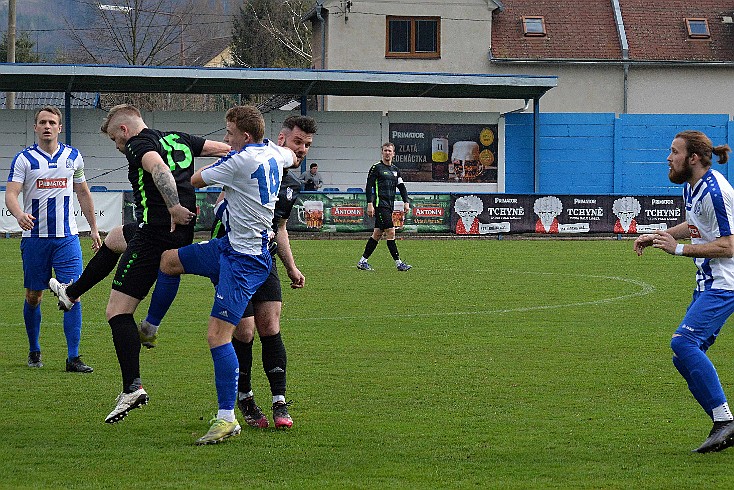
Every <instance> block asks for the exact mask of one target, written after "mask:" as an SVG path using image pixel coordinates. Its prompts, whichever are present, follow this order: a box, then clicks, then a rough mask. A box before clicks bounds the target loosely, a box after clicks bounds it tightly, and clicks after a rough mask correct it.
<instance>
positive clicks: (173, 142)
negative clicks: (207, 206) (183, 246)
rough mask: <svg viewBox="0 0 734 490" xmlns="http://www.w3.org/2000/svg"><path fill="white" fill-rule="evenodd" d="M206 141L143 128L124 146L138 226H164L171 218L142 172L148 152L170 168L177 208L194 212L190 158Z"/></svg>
mask: <svg viewBox="0 0 734 490" xmlns="http://www.w3.org/2000/svg"><path fill="white" fill-rule="evenodd" d="M205 141H206V140H205V139H204V138H201V137H199V136H194V135H190V134H187V133H179V132H176V131H174V132H163V131H158V130H155V129H150V128H145V129H143V130H142V131H141V132H140V134H138V135H136V136H133V137H132V138H130V139H129V140H128V142H127V145H125V156H126V157H127V161H128V164H129V166H128V172H127V177H128V179H129V180H130V184H131V185H132V188H133V197H134V198H135V218H136V220H137V221H138V223H147V224H151V225H168V224H170V223H171V215H170V214H169V212H168V207H166V202H165V201H164V200H163V196H161V193H160V191H159V190H158V188H157V187H156V185H155V183H154V182H153V176H152V175H151V174H150V173H148V172H146V171H145V170H144V169H143V164H142V158H143V155H145V154H146V153H148V152H151V151H154V152H156V153H158V154H159V155H160V156H161V158H163V161H164V162H165V163H166V164H167V165H168V167H169V168H170V169H171V173H172V174H173V178H174V179H175V180H176V189H177V190H178V199H179V201H180V202H181V205H182V206H184V207H185V208H187V209H188V210H190V211H191V212H194V213H195V212H196V195H195V193H194V187H193V186H192V185H191V176H192V175H194V157H198V156H199V155H201V152H202V150H203V149H204V142H205Z"/></svg>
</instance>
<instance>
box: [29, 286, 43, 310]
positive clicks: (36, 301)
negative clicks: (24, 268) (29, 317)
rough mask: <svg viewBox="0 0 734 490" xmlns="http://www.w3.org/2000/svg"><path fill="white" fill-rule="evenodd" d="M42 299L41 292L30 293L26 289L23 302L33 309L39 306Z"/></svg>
mask: <svg viewBox="0 0 734 490" xmlns="http://www.w3.org/2000/svg"><path fill="white" fill-rule="evenodd" d="M42 298H43V291H31V290H29V289H26V292H25V301H26V303H28V304H29V305H30V306H31V307H33V308H35V307H36V306H38V305H40V304H41V299H42Z"/></svg>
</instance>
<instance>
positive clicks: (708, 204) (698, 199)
mask: <svg viewBox="0 0 734 490" xmlns="http://www.w3.org/2000/svg"><path fill="white" fill-rule="evenodd" d="M683 199H684V201H685V204H686V221H687V222H688V229H689V231H690V234H691V243H693V244H699V243H709V242H712V241H714V240H716V239H717V238H719V237H723V236H729V235H732V234H734V189H732V186H731V185H730V184H729V182H728V181H727V180H726V178H725V177H724V176H723V175H721V173H719V172H718V171H716V170H713V169H711V170H709V171H708V172H706V173H705V174H704V175H703V177H702V178H701V180H699V181H698V182H697V183H696V185H694V186H693V187H691V186H690V185H689V184H686V185H685V186H684V188H683ZM694 262H695V263H696V267H698V271H697V272H696V289H698V290H699V291H705V290H707V289H726V290H730V291H731V290H734V258H731V257H729V258H724V257H720V258H716V259H704V258H695V259H694Z"/></svg>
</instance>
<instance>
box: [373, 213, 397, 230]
mask: <svg viewBox="0 0 734 490" xmlns="http://www.w3.org/2000/svg"><path fill="white" fill-rule="evenodd" d="M375 228H379V229H381V230H387V229H390V228H395V225H394V224H393V222H392V208H389V209H388V208H377V209H375Z"/></svg>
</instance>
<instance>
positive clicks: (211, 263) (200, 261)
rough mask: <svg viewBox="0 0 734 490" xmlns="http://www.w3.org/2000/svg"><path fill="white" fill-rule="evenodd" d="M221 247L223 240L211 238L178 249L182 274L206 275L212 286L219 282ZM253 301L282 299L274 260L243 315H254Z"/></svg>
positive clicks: (279, 300) (280, 300)
mask: <svg viewBox="0 0 734 490" xmlns="http://www.w3.org/2000/svg"><path fill="white" fill-rule="evenodd" d="M223 247H224V242H223V240H222V239H221V238H212V239H211V240H209V241H208V242H199V243H193V244H191V245H187V246H185V247H183V248H180V249H178V260H180V261H181V265H183V269H184V274H194V275H197V276H203V277H208V278H209V279H210V280H211V282H212V284H214V286H216V285H217V284H219V255H220V254H221V252H222V249H223ZM253 301H255V302H263V301H278V302H282V301H283V293H282V290H281V288H280V277H278V269H277V268H276V267H275V261H274V260H273V266H272V267H271V268H270V273H269V274H268V278H267V279H266V280H265V282H264V283H263V284H262V285H261V286H260V287H259V288H258V289H257V291H256V292H255V294H254V295H253V296H252V298H251V301H250V302H249V303H248V304H247V308H245V312H244V313H243V317H250V316H255V309H254V307H253V306H252V303H253Z"/></svg>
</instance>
